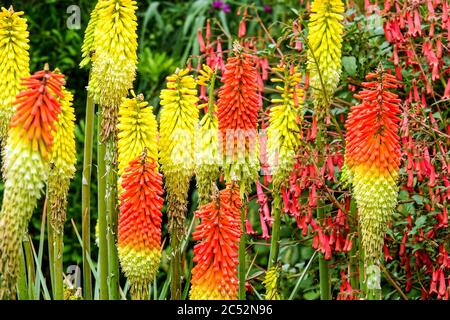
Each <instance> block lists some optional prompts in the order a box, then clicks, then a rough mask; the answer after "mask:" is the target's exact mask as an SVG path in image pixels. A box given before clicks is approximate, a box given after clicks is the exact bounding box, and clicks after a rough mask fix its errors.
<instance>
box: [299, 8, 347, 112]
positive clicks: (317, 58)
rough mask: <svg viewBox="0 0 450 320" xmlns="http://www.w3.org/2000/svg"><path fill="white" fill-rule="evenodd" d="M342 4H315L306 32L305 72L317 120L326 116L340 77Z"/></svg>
mask: <svg viewBox="0 0 450 320" xmlns="http://www.w3.org/2000/svg"><path fill="white" fill-rule="evenodd" d="M343 13H344V4H343V2H342V1H341V0H314V2H313V3H312V5H311V17H310V21H309V25H308V27H309V32H308V71H309V73H310V83H311V87H312V88H313V93H314V107H315V109H316V112H317V118H318V119H324V118H325V116H326V114H327V113H328V109H329V103H330V99H331V97H332V96H333V94H334V92H335V91H336V87H337V85H338V83H339V77H340V74H341V48H342V33H343V25H342V20H343V19H344V16H343Z"/></svg>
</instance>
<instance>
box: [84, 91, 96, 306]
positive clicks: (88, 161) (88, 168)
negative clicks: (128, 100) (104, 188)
mask: <svg viewBox="0 0 450 320" xmlns="http://www.w3.org/2000/svg"><path fill="white" fill-rule="evenodd" d="M94 113H95V106H94V100H93V98H92V97H91V96H90V95H89V94H88V98H87V102H86V123H85V135H84V157H83V178H82V187H81V201H82V202H81V214H82V221H83V223H82V229H81V232H82V238H83V289H84V290H83V294H84V299H86V300H91V299H92V274H91V268H90V266H89V261H88V257H90V256H91V237H90V235H91V174H92V152H93V145H94V116H95V115H94Z"/></svg>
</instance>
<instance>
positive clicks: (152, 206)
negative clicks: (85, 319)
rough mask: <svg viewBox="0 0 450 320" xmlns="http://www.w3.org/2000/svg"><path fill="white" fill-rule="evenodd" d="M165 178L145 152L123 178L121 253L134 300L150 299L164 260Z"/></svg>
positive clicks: (120, 220) (120, 232)
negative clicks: (150, 289) (162, 226)
mask: <svg viewBox="0 0 450 320" xmlns="http://www.w3.org/2000/svg"><path fill="white" fill-rule="evenodd" d="M162 195H163V187H162V175H161V174H159V173H158V170H157V164H156V162H155V161H154V160H153V159H151V158H147V156H146V154H145V152H144V153H143V155H142V156H138V157H137V158H136V159H134V160H132V161H131V162H130V163H129V165H128V166H127V167H126V168H125V170H124V174H123V175H122V193H121V195H120V216H119V234H118V243H117V247H118V252H119V258H120V264H121V266H122V270H123V271H124V272H125V275H126V276H127V278H128V281H130V284H131V294H132V297H133V299H136V300H141V299H148V297H149V292H148V286H149V284H150V283H151V282H152V281H153V280H154V277H155V275H156V272H157V271H158V267H159V263H160V260H161V221H162V219H161V216H162V213H161V209H162V207H163V203H164V199H163V198H162Z"/></svg>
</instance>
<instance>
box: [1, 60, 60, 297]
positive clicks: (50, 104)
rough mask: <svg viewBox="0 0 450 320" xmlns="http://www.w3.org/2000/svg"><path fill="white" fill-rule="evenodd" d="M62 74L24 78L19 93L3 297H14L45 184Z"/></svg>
mask: <svg viewBox="0 0 450 320" xmlns="http://www.w3.org/2000/svg"><path fill="white" fill-rule="evenodd" d="M63 82H64V76H63V75H62V74H56V73H53V72H50V71H48V67H47V66H46V68H45V70H42V71H39V72H36V73H35V74H33V75H32V76H30V77H28V78H25V79H24V80H23V82H22V86H23V87H24V88H25V89H24V90H23V91H22V92H20V93H19V94H18V95H17V98H16V101H15V103H14V105H15V106H16V112H15V114H14V116H13V117H12V120H11V127H10V131H9V135H8V142H7V144H6V148H5V178H6V183H5V191H4V195H3V204H2V210H1V213H0V299H7V298H13V297H14V295H15V286H16V279H17V276H18V271H19V260H20V244H21V243H22V236H23V235H24V233H25V231H26V228H27V226H28V222H29V221H30V219H31V216H32V214H33V210H34V208H35V206H36V203H37V200H38V199H39V197H40V196H41V193H42V189H43V187H44V183H45V181H46V180H47V176H48V170H49V160H50V155H51V151H52V150H51V149H52V145H53V135H52V134H53V132H54V131H55V130H56V129H57V126H56V124H55V123H56V121H57V120H58V115H59V113H60V112H61V105H60V102H59V100H60V99H64V96H63V93H62V86H63Z"/></svg>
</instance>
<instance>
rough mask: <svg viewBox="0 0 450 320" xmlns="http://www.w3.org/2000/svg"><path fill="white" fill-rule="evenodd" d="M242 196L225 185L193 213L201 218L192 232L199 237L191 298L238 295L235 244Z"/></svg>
mask: <svg viewBox="0 0 450 320" xmlns="http://www.w3.org/2000/svg"><path fill="white" fill-rule="evenodd" d="M240 209H241V200H240V195H239V190H238V188H237V187H236V186H234V185H228V186H227V188H226V189H225V190H222V191H221V192H220V195H215V197H214V196H213V200H212V201H211V202H210V203H208V204H206V205H203V206H201V207H200V209H199V210H198V211H196V213H195V215H196V217H197V218H200V219H201V222H200V224H199V225H198V226H197V227H196V231H195V232H194V233H193V237H194V240H200V242H199V243H198V244H196V245H195V247H194V262H196V263H197V264H196V266H195V267H194V268H193V269H192V281H191V283H192V287H191V292H190V297H191V299H194V300H204V299H208V300H229V299H237V293H238V286H239V283H238V279H237V268H236V267H237V265H238V248H239V239H240V236H241V232H242V230H241V224H240Z"/></svg>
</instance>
